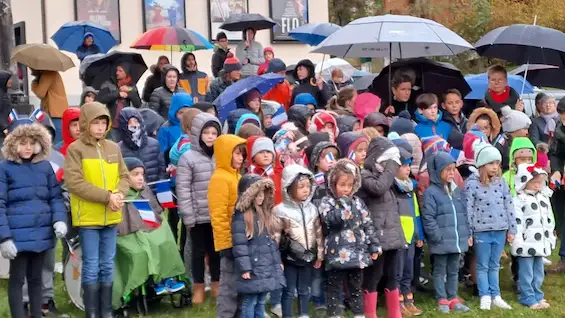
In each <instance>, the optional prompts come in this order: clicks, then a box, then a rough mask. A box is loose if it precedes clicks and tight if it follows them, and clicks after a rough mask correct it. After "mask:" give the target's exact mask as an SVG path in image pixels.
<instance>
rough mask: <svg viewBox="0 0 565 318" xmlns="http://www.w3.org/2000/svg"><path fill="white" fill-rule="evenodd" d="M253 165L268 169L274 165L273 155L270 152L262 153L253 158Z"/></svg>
mask: <svg viewBox="0 0 565 318" xmlns="http://www.w3.org/2000/svg"><path fill="white" fill-rule="evenodd" d="M253 163H255V164H256V165H258V166H259V167H261V168H266V167H268V166H270V165H271V164H272V163H273V154H272V153H271V152H270V151H260V152H259V153H258V154H256V155H255V156H253Z"/></svg>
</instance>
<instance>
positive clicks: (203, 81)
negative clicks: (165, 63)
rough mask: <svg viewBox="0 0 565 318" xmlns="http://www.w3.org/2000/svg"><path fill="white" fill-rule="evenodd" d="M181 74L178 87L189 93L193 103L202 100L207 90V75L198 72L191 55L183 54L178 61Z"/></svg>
mask: <svg viewBox="0 0 565 318" xmlns="http://www.w3.org/2000/svg"><path fill="white" fill-rule="evenodd" d="M180 63H181V70H182V74H181V75H180V82H179V85H180V86H181V87H182V88H183V89H184V90H185V91H186V92H187V93H189V94H190V95H191V96H192V98H193V99H194V102H195V103H198V101H199V100H204V97H205V96H206V91H207V90H208V84H209V81H208V74H206V73H204V72H202V71H199V70H198V63H196V56H194V54H193V53H190V52H189V53H185V54H184V55H183V56H182V59H181V60H180Z"/></svg>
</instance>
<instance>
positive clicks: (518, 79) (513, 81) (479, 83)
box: [461, 73, 534, 99]
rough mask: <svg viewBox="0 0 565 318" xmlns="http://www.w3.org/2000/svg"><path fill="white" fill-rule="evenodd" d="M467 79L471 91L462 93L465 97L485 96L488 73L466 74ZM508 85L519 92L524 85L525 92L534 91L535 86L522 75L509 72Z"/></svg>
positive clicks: (480, 97)
mask: <svg viewBox="0 0 565 318" xmlns="http://www.w3.org/2000/svg"><path fill="white" fill-rule="evenodd" d="M465 81H467V83H468V84H469V86H470V87H471V92H469V93H468V94H463V93H462V94H461V95H463V96H465V99H483V98H485V93H486V91H487V89H488V76H487V74H486V73H482V74H473V75H467V76H465ZM524 81H525V83H524ZM508 86H510V87H512V88H513V89H514V90H515V91H517V92H521V91H522V86H524V92H523V94H533V93H534V87H533V86H532V84H530V83H529V82H528V81H526V80H525V79H524V78H523V77H522V76H518V75H510V74H509V75H508Z"/></svg>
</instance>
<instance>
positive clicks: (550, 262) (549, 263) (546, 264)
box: [543, 257, 553, 266]
mask: <svg viewBox="0 0 565 318" xmlns="http://www.w3.org/2000/svg"><path fill="white" fill-rule="evenodd" d="M551 264H553V262H552V261H550V260H549V259H547V257H544V258H543V265H545V266H550V265H551Z"/></svg>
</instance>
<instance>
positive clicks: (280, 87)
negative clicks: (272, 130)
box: [263, 80, 292, 111]
mask: <svg viewBox="0 0 565 318" xmlns="http://www.w3.org/2000/svg"><path fill="white" fill-rule="evenodd" d="M291 96H292V87H290V84H289V83H288V81H287V80H284V81H282V82H280V83H278V84H277V85H275V86H274V87H273V88H271V90H270V91H268V92H267V94H265V95H264V96H263V100H272V101H275V102H277V103H279V104H281V105H282V106H283V107H284V110H285V111H287V110H288V109H289V108H290V106H291V104H290V98H291Z"/></svg>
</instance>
